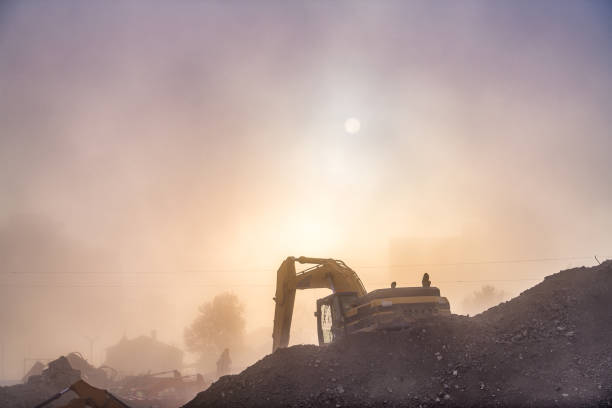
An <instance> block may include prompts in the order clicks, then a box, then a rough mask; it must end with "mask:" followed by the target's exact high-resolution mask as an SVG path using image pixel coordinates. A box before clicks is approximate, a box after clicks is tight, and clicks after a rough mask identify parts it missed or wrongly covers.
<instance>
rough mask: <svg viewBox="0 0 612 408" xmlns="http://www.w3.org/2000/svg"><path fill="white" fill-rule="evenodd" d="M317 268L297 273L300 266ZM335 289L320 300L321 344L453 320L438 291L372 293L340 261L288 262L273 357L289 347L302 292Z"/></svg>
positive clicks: (281, 272) (280, 283)
mask: <svg viewBox="0 0 612 408" xmlns="http://www.w3.org/2000/svg"><path fill="white" fill-rule="evenodd" d="M296 262H298V263H300V264H312V265H313V266H312V267H310V268H308V269H305V270H303V271H301V272H296V268H295V264H296ZM427 281H428V282H429V277H428V278H427ZM315 288H327V289H331V291H332V294H331V295H329V296H327V297H324V298H322V299H318V300H317V309H316V311H315V316H316V318H317V334H318V338H319V344H320V345H323V344H328V343H331V342H333V341H336V340H338V339H340V338H342V337H345V336H348V335H351V334H353V333H358V332H367V331H374V330H398V329H403V328H406V327H408V326H409V325H410V323H411V322H414V321H415V320H416V319H420V318H423V317H430V316H445V315H450V305H449V303H448V300H447V299H446V298H445V297H441V296H440V290H439V289H438V288H436V287H430V286H427V287H426V286H425V284H424V286H423V287H395V285H392V287H391V288H387V289H377V290H373V291H372V292H369V293H368V292H367V291H366V289H365V287H364V286H363V283H362V282H361V279H359V276H357V274H356V273H355V271H353V270H352V269H351V268H349V267H348V266H347V265H346V264H345V263H344V262H342V261H340V260H338V259H323V258H308V257H299V258H295V257H288V258H287V259H285V260H284V261H283V263H282V264H281V266H280V267H279V268H278V272H277V277H276V296H275V297H274V301H275V303H276V306H275V310H274V329H273V331H272V352H274V351H276V349H278V348H283V347H287V346H288V345H289V333H290V331H291V320H292V317H293V306H294V303H295V293H296V290H297V289H315Z"/></svg>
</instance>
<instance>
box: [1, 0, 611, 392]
mask: <svg viewBox="0 0 612 408" xmlns="http://www.w3.org/2000/svg"><path fill="white" fill-rule="evenodd" d="M519 3H520V2H519ZM544 3H545V2H544ZM521 4H522V3H521ZM611 15H612V11H611V9H610V7H609V5H608V4H605V3H597V2H594V3H589V4H588V5H585V4H581V3H571V2H562V4H561V5H560V6H558V7H556V6H555V7H553V9H551V8H549V7H545V6H544V4H530V6H529V10H527V9H526V8H525V7H522V6H521V5H520V4H518V5H517V4H500V3H493V4H491V3H470V5H448V7H440V6H439V5H435V4H430V3H428V2H410V3H406V2H389V3H387V4H386V5H376V4H361V5H355V4H351V2H335V3H334V4H327V3H320V4H311V3H304V4H286V3H283V2H276V1H269V2H268V1H266V2H258V3H257V4H240V5H238V4H223V3H202V4H200V3H182V4H176V3H161V2H160V3H154V4H149V5H145V4H144V3H138V2H134V3H112V4H108V3H99V4H91V3H86V4H85V3H72V2H64V1H59V2H53V3H52V4H51V3H46V2H3V4H2V5H0V261H1V265H0V344H1V346H2V359H1V361H0V364H1V371H0V381H3V382H8V381H12V380H17V379H20V378H22V376H23V375H24V374H25V372H26V371H27V369H28V368H29V367H30V366H31V365H32V364H34V360H35V359H45V361H46V360H51V359H55V358H57V357H58V356H59V355H66V354H68V353H70V352H73V351H78V352H81V353H82V354H83V355H85V356H86V357H87V358H88V360H89V361H90V362H92V363H94V364H96V365H99V364H102V363H103V362H104V361H105V359H106V349H107V348H108V347H111V346H113V345H115V344H117V342H119V341H120V339H122V338H123V337H126V338H128V339H134V338H138V337H139V336H143V335H146V336H149V335H150V333H151V332H152V331H155V333H156V337H157V339H159V340H160V341H162V342H164V343H167V344H168V345H171V346H173V347H176V348H177V349H180V350H186V347H185V342H184V336H183V334H184V331H185V328H187V327H189V325H190V324H191V323H192V322H193V321H194V319H195V318H196V316H197V315H198V307H199V306H200V305H202V304H203V303H206V302H210V301H212V300H213V299H214V297H215V296H216V295H219V294H221V293H224V292H228V291H229V292H231V293H233V294H235V295H236V296H237V298H238V299H239V300H240V301H241V302H242V303H243V304H244V317H245V327H244V331H245V338H246V339H248V342H249V347H250V350H251V353H250V354H249V355H247V356H243V357H242V358H238V357H235V360H234V366H235V369H236V370H240V369H242V368H244V367H246V366H247V365H250V364H251V363H253V362H255V361H256V360H257V359H259V358H261V357H262V356H264V355H265V354H267V353H269V352H270V350H271V338H270V335H271V327H272V318H273V314H274V302H273V301H272V297H273V296H274V284H275V274H276V269H277V268H278V265H279V264H280V262H281V261H282V260H283V259H285V257H286V256H289V255H295V256H300V255H308V256H319V257H333V258H339V259H343V260H344V261H346V262H347V264H349V265H350V266H351V267H352V268H353V269H355V270H356V271H358V273H359V276H360V277H361V279H362V280H363V282H364V284H365V286H366V288H367V289H368V290H370V289H375V288H381V287H387V286H388V285H389V284H390V283H391V281H397V282H398V283H399V284H400V285H405V286H409V285H419V284H420V279H421V276H422V274H423V273H425V272H427V273H429V274H430V276H431V279H432V282H433V283H434V284H435V285H436V286H439V287H441V288H443V292H444V293H445V296H447V297H448V298H449V300H450V303H451V308H452V310H453V311H454V312H457V313H474V312H475V311H481V310H477V309H481V308H478V307H476V308H474V309H470V308H469V307H464V305H465V302H464V301H465V299H469V298H470V296H473V294H474V293H475V292H477V291H479V290H481V288H482V287H483V286H486V285H492V286H493V287H494V288H495V289H496V290H497V291H503V292H504V294H505V296H503V300H506V299H509V298H510V297H514V296H517V295H518V294H519V293H520V292H521V291H523V290H525V289H527V288H529V287H531V286H533V285H534V284H536V283H538V282H539V281H541V280H542V279H543V277H544V276H546V275H549V274H551V273H554V272H556V271H558V270H560V269H563V268H567V267H574V266H580V265H587V266H592V265H596V264H598V261H596V260H595V258H594V256H595V255H597V256H599V257H600V258H599V259H601V260H603V259H605V258H612V235H611V234H610V233H609V231H611V230H612V217H611V216H610V208H612V190H611V189H610V186H612V161H610V159H609V152H610V151H612V138H610V119H609V112H610V111H612V99H611V95H612V80H611V79H610V75H609V73H610V70H611V69H612V52H611V51H612V50H611V49H610V48H611V43H610V41H609V34H610V31H609V21H610V16H611ZM348 118H358V120H359V123H360V127H359V129H358V131H356V132H350V133H347V132H346V131H345V129H344V124H345V121H346V120H347V119H348ZM328 293H329V291H327V290H322V289H321V290H315V291H309V292H308V293H298V297H297V300H296V306H295V316H294V326H293V331H292V343H294V344H298V343H316V341H317V337H316V322H315V319H313V316H312V313H313V311H314V303H315V299H317V298H319V297H322V296H323V295H324V294H328ZM468 309H470V310H468ZM218 357H219V356H218V355H217V354H215V355H213V356H210V358H209V360H210V365H211V366H212V365H213V363H214V361H215V360H216V359H217V358H218ZM197 358H198V357H197V355H194V353H186V355H185V361H186V364H190V363H193V362H194V361H196V360H197ZM213 369H214V366H213V367H211V370H213Z"/></svg>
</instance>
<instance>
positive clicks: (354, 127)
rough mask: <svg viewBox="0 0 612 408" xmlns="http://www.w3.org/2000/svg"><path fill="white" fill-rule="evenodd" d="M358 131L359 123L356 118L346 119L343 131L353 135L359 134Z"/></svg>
mask: <svg viewBox="0 0 612 408" xmlns="http://www.w3.org/2000/svg"><path fill="white" fill-rule="evenodd" d="M359 129H361V123H360V122H359V119H357V118H348V119H347V120H346V121H345V122H344V130H346V133H349V134H351V135H354V134H356V133H357V132H359Z"/></svg>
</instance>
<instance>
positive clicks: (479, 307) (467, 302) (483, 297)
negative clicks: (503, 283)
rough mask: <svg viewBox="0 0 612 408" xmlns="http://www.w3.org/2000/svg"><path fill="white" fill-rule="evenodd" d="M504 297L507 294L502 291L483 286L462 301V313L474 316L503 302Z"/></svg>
mask: <svg viewBox="0 0 612 408" xmlns="http://www.w3.org/2000/svg"><path fill="white" fill-rule="evenodd" d="M506 297H507V294H506V292H504V291H503V290H499V289H496V288H495V287H494V286H491V285H485V286H483V287H482V288H480V290H477V291H475V292H474V293H472V294H471V295H470V296H468V297H466V298H465V299H464V300H463V304H462V306H463V311H464V312H465V313H468V314H470V315H475V314H478V313H480V312H483V311H485V310H487V309H488V308H490V307H493V306H496V305H497V304H499V303H501V302H503V301H504V299H506Z"/></svg>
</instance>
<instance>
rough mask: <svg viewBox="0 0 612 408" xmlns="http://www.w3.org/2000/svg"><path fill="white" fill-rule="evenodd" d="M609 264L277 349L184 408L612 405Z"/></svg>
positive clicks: (611, 270) (611, 273)
mask: <svg viewBox="0 0 612 408" xmlns="http://www.w3.org/2000/svg"><path fill="white" fill-rule="evenodd" d="M611 293H612V261H607V262H605V263H604V264H602V265H600V266H597V267H593V268H576V269H570V270H566V271H562V272H560V273H557V274H555V275H552V276H549V277H547V278H546V279H545V280H544V281H543V282H542V283H540V284H539V285H537V286H535V287H533V288H531V289H529V290H527V291H525V292H523V293H522V294H521V295H520V296H519V297H517V298H515V299H512V300H511V301H509V302H505V303H503V304H501V305H499V306H496V307H494V308H492V309H489V310H488V311H486V312H485V313H482V314H480V315H478V316H475V317H473V318H468V317H462V316H451V317H449V318H439V319H436V320H431V321H422V322H419V323H418V324H415V325H414V326H413V327H411V328H410V329H408V330H404V331H399V332H389V333H369V334H362V335H358V336H354V337H352V338H349V339H346V340H344V341H341V342H338V343H336V344H333V345H331V346H328V347H316V346H294V347H290V348H288V349H282V350H278V351H277V352H276V353H274V354H273V355H269V356H267V357H265V358H264V359H262V360H260V361H259V362H257V363H256V364H254V365H253V366H251V367H249V368H247V369H246V370H245V371H243V372H242V373H241V374H239V375H233V376H225V377H222V378H221V379H219V380H218V381H217V382H216V383H214V384H213V385H212V386H211V387H210V388H209V389H208V390H206V391H204V392H202V393H200V394H199V395H198V396H197V397H196V398H195V399H194V400H193V401H191V402H190V403H188V404H186V405H185V408H203V407H224V406H225V407H280V406H283V407H321V406H322V407H341V406H409V407H419V406H423V407H426V406H468V407H481V406H512V407H514V406H535V407H547V406H567V407H579V406H590V407H592V406H610V405H612V340H610V339H612V306H611V305H610V302H611V300H612V296H611Z"/></svg>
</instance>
